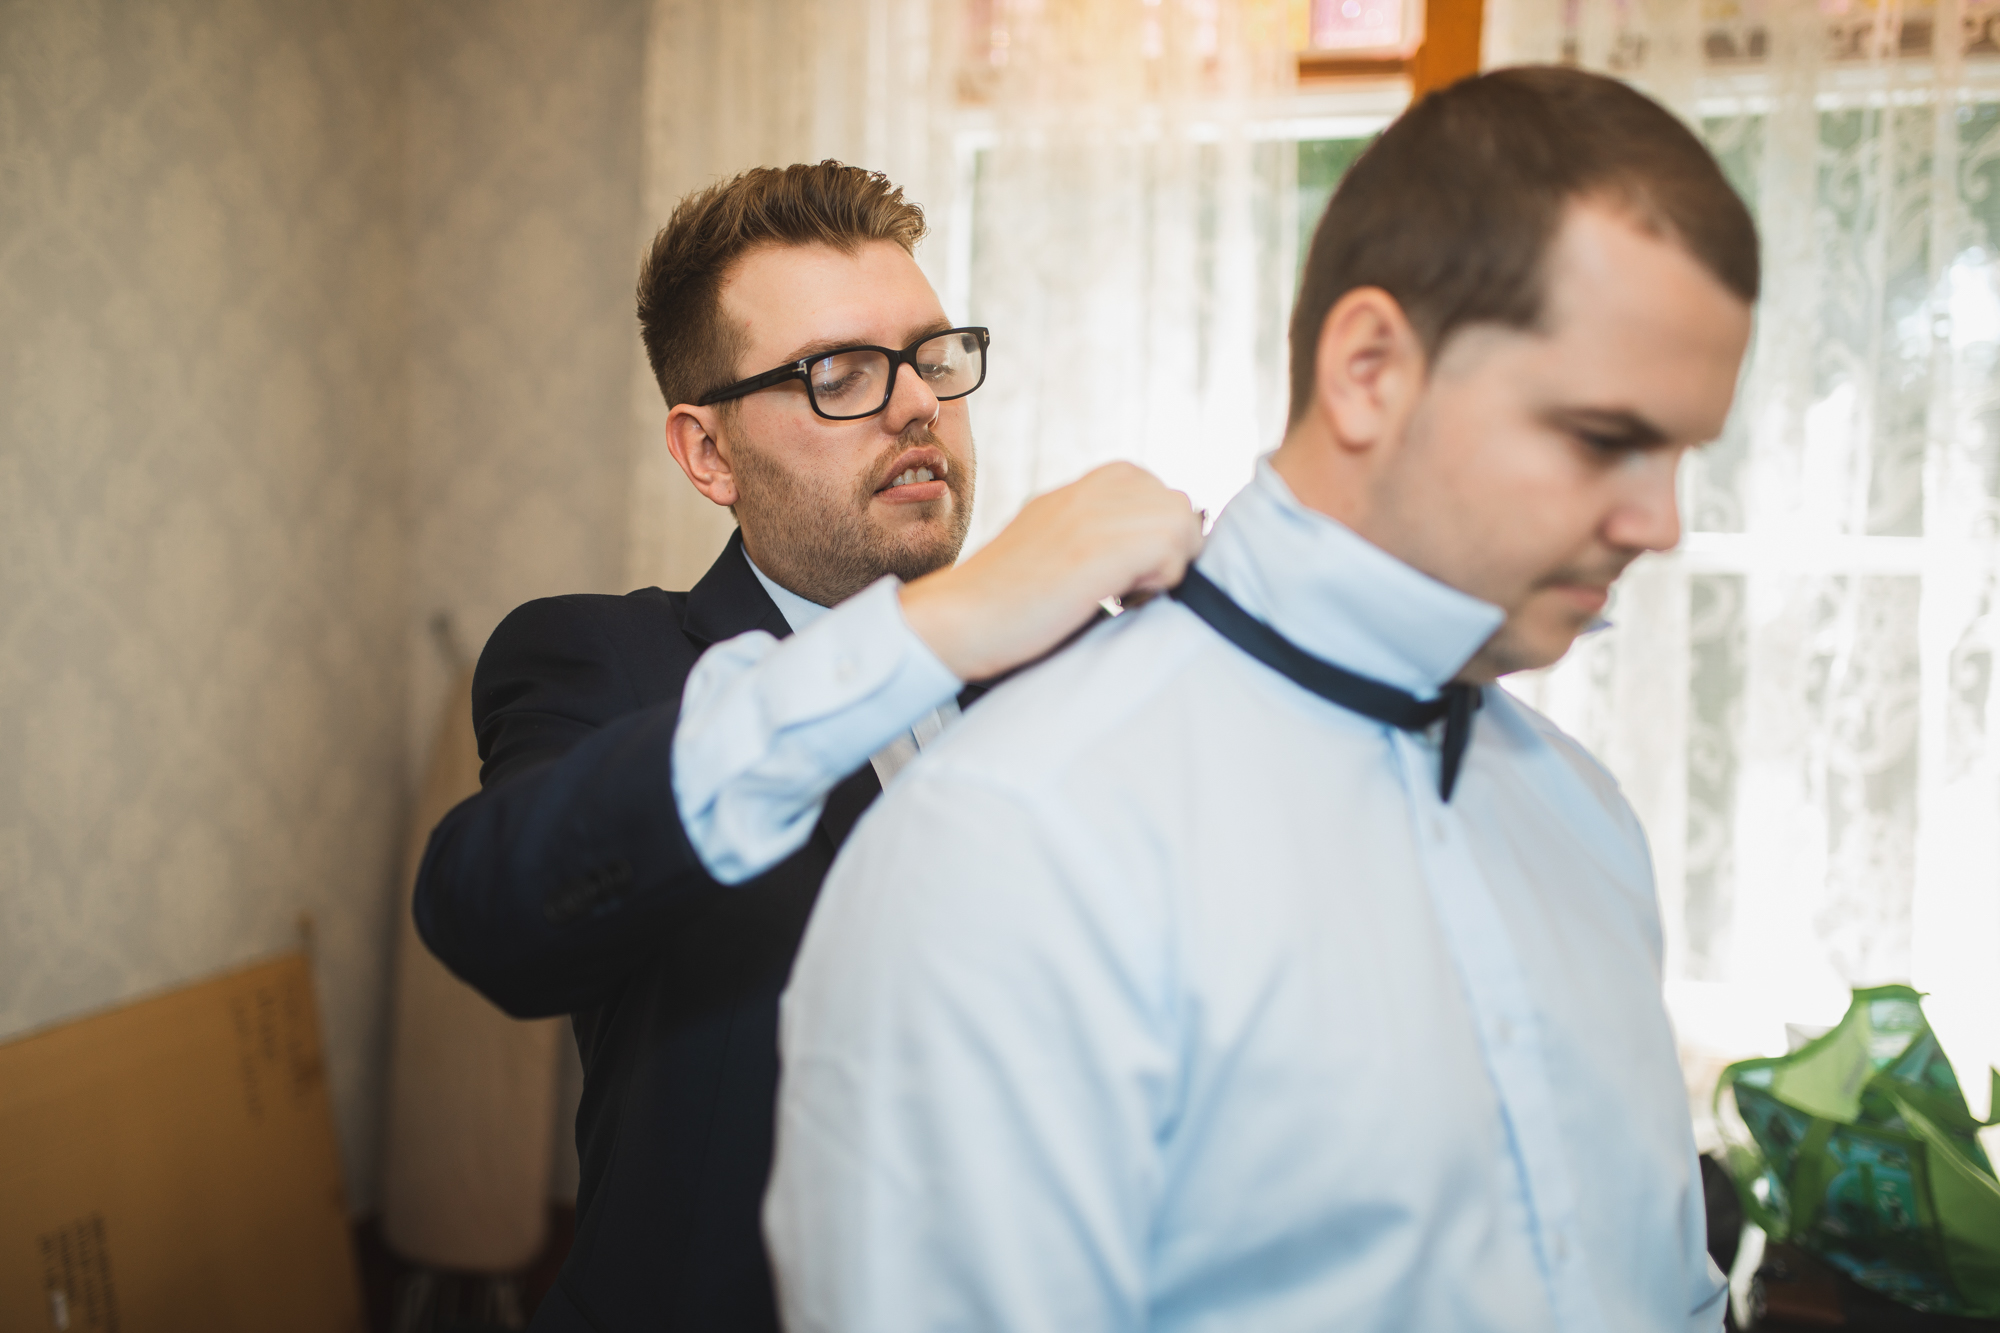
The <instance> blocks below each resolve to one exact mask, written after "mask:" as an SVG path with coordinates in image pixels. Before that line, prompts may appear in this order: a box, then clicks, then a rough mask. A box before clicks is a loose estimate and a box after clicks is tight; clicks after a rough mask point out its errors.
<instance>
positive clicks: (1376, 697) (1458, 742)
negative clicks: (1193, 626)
mask: <svg viewBox="0 0 2000 1333" xmlns="http://www.w3.org/2000/svg"><path fill="white" fill-rule="evenodd" d="M1172 596H1173V597H1174V599H1175V600H1176V601H1178V602H1180V603H1181V605H1183V606H1185V607H1187V609H1188V610H1190V611H1192V612H1194V613H1195V614H1196V615H1197V616H1200V617H1201V618H1202V620H1203V621H1205V622H1207V624H1208V627H1209V628H1210V629H1212V630H1214V631H1215V632H1216V633H1217V634H1220V635H1221V636H1222V637H1223V638H1225V639H1227V640H1229V641H1230V642H1231V643H1233V644H1235V645H1236V646H1237V647H1238V648H1241V649H1242V650H1243V651H1244V652H1246V653H1248V654H1250V656H1252V657H1254V658H1256V659H1257V660H1258V661H1259V662H1262V663H1263V664H1264V665H1265V666H1267V667H1270V668H1271V669H1272V670H1273V671H1276V672H1277V673H1279V674H1280V675H1282V676H1285V677H1288V678H1289V679H1290V680H1292V681H1293V682H1294V683H1295V684H1297V685H1299V686H1301V687H1303V688H1305V689H1308V690H1311V691H1312V692H1313V693H1314V694H1317V695H1318V696H1319V697H1320V698H1322V699H1326V700H1329V701H1331V702H1333V703H1336V704H1339V705H1340V706H1341V707H1342V708H1345V709H1347V710H1348V711H1349V712H1354V713H1360V714H1361V715H1362V716H1363V717H1372V718H1374V719H1375V720H1376V721H1377V722H1386V723H1388V724H1389V725H1390V726H1392V727H1398V728H1401V729H1402V730H1404V731H1422V730H1424V729H1425V728H1426V727H1428V726H1430V725H1431V724H1432V723H1434V722H1436V721H1437V720H1438V719H1439V718H1443V719H1444V743H1443V745H1442V746H1441V747H1440V750H1441V762H1440V763H1439V765H1438V797H1439V799H1441V800H1444V801H1446V802H1449V801H1450V800H1451V790H1452V788H1453V787H1454V786H1456V785H1457V784H1458V770H1459V767H1460V766H1461V765H1462V764H1463V763H1464V761H1465V747H1466V743H1467V742H1468V741H1470V740H1471V739H1472V714H1473V713H1474V711H1476V710H1477V709H1478V707H1479V705H1480V704H1481V702H1483V696H1482V695H1481V693H1480V689H1479V687H1478V686H1477V685H1465V684H1460V683H1458V682H1455V681H1454V682H1453V683H1452V684H1450V685H1447V686H1445V687H1444V689H1443V691H1442V692H1441V693H1439V695H1438V697H1437V698H1435V699H1419V698H1417V697H1416V696H1415V695H1414V694H1409V693H1406V692H1405V691H1402V690H1399V689H1397V688H1396V687H1395V686H1394V685H1385V684H1383V683H1382V682H1381V681H1379V680H1372V679H1370V678H1369V677H1367V676H1362V675H1357V674H1356V673H1355V672H1352V671H1349V670H1347V669H1346V668H1345V667H1337V666H1335V665H1334V664H1333V663H1331V662H1328V661H1325V660H1323V659H1321V658H1318V657H1314V656H1313V655H1312V654H1311V653H1309V652H1307V651H1306V650H1305V649H1303V648H1301V647H1299V646H1298V645H1297V644H1295V643H1293V642H1292V641H1291V640H1290V639H1287V638H1286V637H1285V636H1284V635H1282V634H1280V633H1278V631H1276V630H1274V629H1272V628H1271V627H1270V626H1269V625H1266V624H1265V623H1264V622H1263V621H1261V620H1258V619H1257V618H1256V617H1255V616H1252V615H1251V614H1250V613H1249V612H1248V611H1245V610H1244V609H1243V608H1242V607H1240V606H1238V605H1237V604H1236V603H1235V602H1234V601H1232V600H1231V599H1230V596H1229V594H1228V593H1226V592H1224V591H1223V590H1222V589H1220V588H1218V587H1216V586H1215V584H1213V583H1211V582H1210V581H1209V580H1208V578H1207V577H1206V576H1205V575H1203V574H1202V573H1201V572H1200V571H1199V570H1196V569H1194V568H1193V567H1192V566H1190V567H1189V569H1188V572H1187V578H1186V579H1184V580H1183V581H1182V582H1181V585H1180V586H1179V587H1178V588H1175V589H1174V590H1173V593H1172Z"/></svg>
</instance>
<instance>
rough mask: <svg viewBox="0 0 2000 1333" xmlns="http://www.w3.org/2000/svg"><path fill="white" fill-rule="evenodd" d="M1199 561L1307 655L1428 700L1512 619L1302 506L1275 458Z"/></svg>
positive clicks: (1218, 526) (1264, 462)
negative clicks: (1502, 625)
mask: <svg viewBox="0 0 2000 1333" xmlns="http://www.w3.org/2000/svg"><path fill="white" fill-rule="evenodd" d="M1196 564H1197V566H1198V567H1199V568H1200V569H1201V572H1202V573H1204V574H1206V575H1208V577H1209V578H1210V579H1212V580H1214V581H1215V583H1217V584H1218V585H1220V586H1221V588H1222V589H1223V591H1225V592H1227V593H1228V594H1229V595H1230V596H1231V597H1233V598H1234V599H1235V600H1236V602H1237V604H1238V605H1240V606H1241V607H1242V608H1243V609H1244V610H1245V611H1248V612H1249V613H1250V614H1251V615H1253V616H1255V617H1257V619H1259V620H1261V621H1263V622H1264V623H1265V624H1267V625H1269V626H1270V627H1271V628H1273V629H1275V630H1277V631H1278V632H1279V633H1280V634H1283V635H1284V636H1285V637H1286V638H1288V639H1290V640H1291V641H1292V642H1293V643H1296V644H1297V645H1298V646H1299V647H1301V648H1303V649H1305V650H1306V651H1307V652H1309V653H1312V654H1313V655H1314V656H1316V657H1321V658H1324V659H1325V660H1327V661H1329V662H1332V663H1334V664H1335V665H1337V666H1343V667H1346V668H1347V669H1348V670H1349V671H1357V672H1360V673H1361V674H1362V675H1364V676H1372V677H1374V678H1375V679H1376V680H1379V681H1381V682H1383V683H1384V684H1387V685H1394V686H1396V687H1397V688H1398V689H1403V690H1408V691H1409V692H1411V693H1412V694H1415V695H1418V696H1420V697H1424V698H1428V697H1430V696H1431V695H1434V694H1436V693H1437V691H1438V690H1439V689H1440V688H1441V687H1443V686H1444V685H1445V684H1446V683H1447V682H1449V681H1450V680H1451V678H1452V677H1453V676H1454V675H1456V674H1457V673H1458V669H1459V668H1460V667H1462V666H1464V665H1465V663H1466V661H1467V660H1468V659H1470V658H1471V656H1472V655H1473V654H1474V653H1475V652H1477V651H1479V648H1480V646H1481V645H1482V644H1484V643H1485V642H1486V640H1488V639H1489V638H1491V637H1492V636H1493V632H1494V631H1495V630H1497V629H1499V628H1500V622H1501V621H1502V620H1504V619H1505V618H1506V614H1505V613H1504V612H1503V611H1501V609H1500V608H1499V607H1497V606H1493V605H1492V604H1490V603H1487V602H1482V601H1480V600H1479V599H1478V598H1476V597H1472V596H1470V595H1468V594H1466V593H1462V592H1460V591H1458V590H1457V589H1456V588H1452V587H1449V586H1447V585H1445V584H1443V583H1439V582H1438V581H1437V580H1436V579H1434V578H1431V577H1430V576H1429V575H1427V574H1421V573H1419V572H1417V571H1416V570H1414V569H1412V568H1410V566H1408V565H1406V564H1404V563H1403V562H1402V561H1400V560H1398V559H1396V558H1395V557H1394V556H1392V555H1390V554H1389V553H1388V552H1386V551H1384V550H1382V549H1381V548H1380V547H1378V546H1376V545H1374V544H1373V543H1371V542H1369V541H1368V540H1367V539H1365V538H1363V537H1361V536H1360V535H1358V534H1357V533H1355V532H1354V530H1353V529H1351V528H1349V527H1347V526H1345V525H1344V524H1341V523H1339V522H1337V521H1335V520H1334V519H1331V518H1328V517H1327V516H1326V515H1325V514H1322V513H1319V512H1318V511H1316V510H1312V509H1308V508H1306V506H1305V505H1303V504H1301V503H1300V502H1299V500H1298V497H1297V496H1295V495H1293V494H1292V490H1291V487H1289V486H1287V485H1286V484H1285V480H1284V478H1283V477H1280V476H1279V475H1278V473H1277V470H1276V469H1275V468H1273V467H1272V466H1271V460H1270V457H1269V456H1268V455H1266V456H1265V457H1264V458H1261V459H1259V460H1258V462H1257V475H1256V476H1255V477H1254V478H1252V479H1251V482H1250V484H1249V485H1248V486H1246V487H1244V488H1243V490H1242V491H1241V492H1240V493H1238V495H1237V496H1236V498H1235V499H1234V500H1231V501H1230V502H1229V506H1228V508H1226V509H1224V510H1223V511H1222V516H1221V517H1220V518H1218V519H1216V521H1215V529H1214V531H1213V532H1211V533H1210V534H1209V538H1208V544H1207V546H1206V547H1205V548H1204V549H1203V551H1202V554H1201V558H1200V560H1198V561H1197V562H1196Z"/></svg>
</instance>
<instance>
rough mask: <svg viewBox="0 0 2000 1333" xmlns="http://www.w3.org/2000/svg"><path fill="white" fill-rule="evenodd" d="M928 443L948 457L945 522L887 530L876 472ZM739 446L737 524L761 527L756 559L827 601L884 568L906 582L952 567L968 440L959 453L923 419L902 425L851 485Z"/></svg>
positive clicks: (964, 500)
mask: <svg viewBox="0 0 2000 1333" xmlns="http://www.w3.org/2000/svg"><path fill="white" fill-rule="evenodd" d="M924 447H929V448H933V449H936V450H938V451H939V452H941V453H942V454H944V456H945V457H946V458H948V459H949V460H951V468H950V470H949V471H948V472H946V474H945V475H944V476H943V477H942V478H940V480H942V481H943V482H944V484H945V486H946V488H947V490H948V491H949V493H950V496H951V512H950V516H949V518H948V519H946V521H944V522H943V523H941V524H940V523H938V522H936V521H935V520H932V519H928V518H926V519H924V520H923V521H920V522H918V523H914V524H905V525H903V527H904V531H901V532H896V531H892V530H890V529H888V528H885V527H884V526H883V525H882V524H881V523H879V522H878V521H877V520H876V518H875V514H874V499H875V485H876V479H877V478H878V477H880V476H881V475H882V473H883V470H884V469H885V468H887V467H888V466H889V465H890V464H892V463H893V462H894V461H895V460H896V459H897V458H898V457H899V456H900V455H901V454H902V453H903V452H904V451H905V450H909V449H920V448H924ZM735 453H736V457H735V458H734V459H733V460H732V463H733V465H734V468H733V470H734V472H735V474H736V492H737V500H736V514H737V522H738V524H739V525H740V526H741V527H743V528H744V529H745V531H746V532H747V531H751V530H754V531H755V532H756V534H757V540H756V546H757V551H756V557H757V564H758V567H759V568H760V569H762V570H763V571H764V573H765V574H766V575H767V576H769V577H770V578H772V579H774V580H775V581H777V582H778V583H779V584H780V585H782V586H783V587H786V588H789V589H791V590H792V591H793V592H795V593H797V594H798V595H799V596H801V597H803V598H805V599H806V600H807V601H809V602H817V603H818V604H819V605H821V606H835V605H837V604H839V603H840V602H843V601H845V600H847V599H848V598H849V597H852V596H853V595H854V594H855V593H857V592H860V591H861V590H862V589H863V588H865V587H867V586H868V585H869V584H871V583H873V582H875V580H877V579H879V578H881V577H882V576H883V575H884V574H894V575H895V576H896V577H897V578H899V579H901V580H902V581H903V582H905V583H908V582H910V581H911V580H913V579H919V578H922V577H923V576H924V575H926V574H930V573H933V572H935V571H937V570H940V569H943V568H945V567H947V566H948V565H950V564H951V563H952V561H954V560H956V559H958V552H959V549H960V548H961V547H963V546H964V545H965V534H966V532H967V531H968V530H969V529H970V528H971V526H972V492H973V480H974V475H975V467H974V463H973V452H972V449H971V448H970V447H969V442H968V448H967V449H966V450H965V453H964V456H962V457H961V456H960V455H959V454H958V453H956V452H955V451H953V450H952V449H950V448H948V447H947V446H946V445H945V443H944V441H943V440H941V439H939V438H938V437H937V434H936V433H935V432H934V431H932V430H931V428H930V427H929V426H928V425H927V424H921V423H920V424H918V425H915V426H912V427H911V428H910V429H908V430H906V431H904V432H903V433H902V435H901V436H899V437H898V438H897V439H896V441H895V442H894V443H893V444H891V445H890V446H888V447H887V448H886V449H884V450H883V451H882V453H881V454H880V455H878V456H877V457H876V458H875V459H873V460H872V461H870V463H869V465H868V468H867V470H866V471H865V472H863V473H862V474H861V476H860V477H859V478H858V479H857V480H856V481H855V483H854V485H853V487H852V488H850V489H846V490H837V489H834V488H830V487H819V486H815V485H814V483H813V482H812V481H811V480H810V479H809V478H806V477H803V476H800V475H798V474H796V473H794V472H791V471H789V470H787V469H786V468H785V467H784V465H783V464H782V463H781V462H779V461H778V460H777V459H776V458H775V457H773V456H772V454H771V453H768V452H766V451H765V450H763V449H761V448H759V447H758V446H757V444H756V443H755V442H753V441H749V440H745V439H743V438H741V437H738V440H737V445H736V450H735ZM931 503H932V504H933V505H935V504H936V503H937V502H936V501H932V502H931Z"/></svg>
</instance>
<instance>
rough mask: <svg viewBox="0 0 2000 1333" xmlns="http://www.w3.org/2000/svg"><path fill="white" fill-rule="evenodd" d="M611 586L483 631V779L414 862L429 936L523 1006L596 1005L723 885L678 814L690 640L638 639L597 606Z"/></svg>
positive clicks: (546, 1009) (455, 964)
mask: <svg viewBox="0 0 2000 1333" xmlns="http://www.w3.org/2000/svg"><path fill="white" fill-rule="evenodd" d="M621 601H623V599H614V598H594V597H555V598H547V599H544V600H541V601H536V602H529V603H528V604H526V605H525V606H522V607H520V608H519V609H517V610H516V611H514V612H513V614H511V615H509V616H508V617H507V619H506V620H505V621H503V622H502V623H501V625H500V627H499V628H498V629H497V630H495V631H494V633H493V637H492V639H490V640H489V641H488V643H487V646H486V650H485V652H483V653H482V654H481V655H480V659H479V666H478V668H477V670H476V671H475V673H474V676H473V687H472V698H473V723H474V725H475V727H476V728H477V730H478V734H479V752H480V757H481V758H482V759H483V760H484V761H485V766H484V768H483V769H482V771H481V781H482V783H483V784H484V789H483V790H482V791H481V792H480V793H479V795H477V796H474V797H472V798H471V799H470V800H468V801H466V802H464V803H463V804H462V805H460V806H458V807H457V808H456V809H455V810H453V811H452V812H451V813H450V814H449V815H447V816H446V817H445V818H444V820H443V821H442V822H441V823H439V825H438V827H437V829H436V830H435V831H434V832H433V833H432V834H431V838H430V844H429V846H428V848H427V849H426V851H425V854H424V859H423V863H422V866H421V868H420V869H419V871H418V877H417V887H416V903H415V913H416V921H417V929H418V931H419V933H420V934H421V935H422V936H423V939H424V942H425V943H426V944H427V945H429V946H430V948H431V950H432V951H433V952H434V953H436V954H437V956H438V957H439V958H441V959H442V960H444V962H445V964H446V965H447V966H448V967H450V968H451V970H452V971H453V972H455V973H457V974H458V975H459V976H460V977H462V978H463V979H464V980H465V981H467V982H468V983H470V984H471V985H472V986H474V987H476V988H477V989H478V990H480V991H481V992H482V993H484V994H485V995H486V996H487V997H488V998H489V999H491V1000H492V1001H493V1002H494V1003H495V1004H498V1005H499V1006H500V1007H501V1008H502V1009H505V1010H506V1011H507V1012H508V1013H510V1014H514V1015H515V1016H517V1017H523V1018H526V1017H539V1016H543V1015H548V1014H559V1013H569V1012H572V1011H575V1010H577V1009H581V1008H585V1007H588V1006H590V1005H592V1004H594V1003H597V1002H598V1001H599V1000H601V999H602V998H603V997H604V996H605V994H606V993H607V992H608V991H609V990H611V989H612V988H614V987H616V986H617V984H618V983H619V982H620V981H621V980H622V979H623V978H624V977H625V976H626V975H627V974H628V973H629V972H630V971H631V970H632V969H633V968H634V967H635V966H637V965H638V964H640V963H642V962H644V961H646V960H647V959H648V958H650V957H653V956H656V955H657V953H658V941H659V939H660V936H661V933H662V932H663V931H667V930H671V929H672V927H673V925H674V924H675V922H676V921H678V920H685V919H687V918H689V917H691V916H693V915H695V914H697V913H699V912H700V911H701V910H703V908H705V907H706V906H707V905H709V903H710V902H711V901H712V900H713V898H714V897H715V896H716V895H718V894H720V893H723V892H726V890H724V889H722V888H721V887H720V886H719V885H717V884H716V883H715V881H714V880H713V879H711V878H710V877H709V876H708V875H707V873H706V872H705V871H704V870H703V869H702V866H701V863H700V860H699V858H698V857H697V856H696V854H695V852H694V849H693V848H692V847H691V846H690V845H689V842H688V839H687V836H686V834H685V833H684V832H683V830H682V828H681V823H680V816H679V814H678V812H677V810H676V808H675V803H674V796H673V783H672V774H671V772H670V764H671V754H672V748H673V745H672V742H673V734H674V725H675V722H676V720H677V718H678V715H679V707H680V704H679V699H680V688H679V687H680V683H681V681H683V680H684V679H685V678H686V674H687V671H688V669H689V667H690V666H692V664H693V661H694V658H695V655H696V650H695V648H694V647H693V646H692V645H690V644H689V643H688V642H687V641H686V640H685V638H683V637H682V636H681V635H680V634H679V633H677V632H672V631H668V632H665V633H662V634H658V635H650V636H648V637H647V641H646V643H645V644H644V645H643V647H644V648H645V649H647V650H649V651H644V652H642V651H639V647H640V646H639V645H635V644H634V643H633V642H630V641H629V640H630V639H631V637H632V634H633V631H632V629H631V627H630V625H629V624H628V622H627V620H626V618H624V617H623V616H620V615H616V614H613V613H612V612H611V611H610V610H609V609H608V606H609V604H613V603H617V602H621ZM656 640H657V641H656ZM663 656H664V657H665V658H666V659H668V660H664V661H663V660H661V659H662V657H663ZM676 657H678V658H679V659H680V660H673V659H675V658H676Z"/></svg>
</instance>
